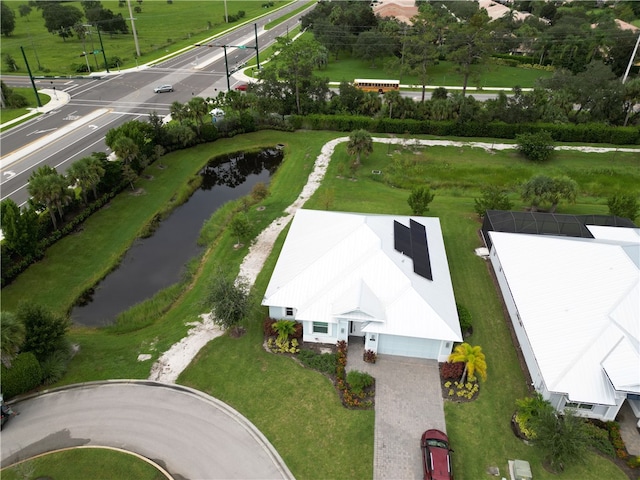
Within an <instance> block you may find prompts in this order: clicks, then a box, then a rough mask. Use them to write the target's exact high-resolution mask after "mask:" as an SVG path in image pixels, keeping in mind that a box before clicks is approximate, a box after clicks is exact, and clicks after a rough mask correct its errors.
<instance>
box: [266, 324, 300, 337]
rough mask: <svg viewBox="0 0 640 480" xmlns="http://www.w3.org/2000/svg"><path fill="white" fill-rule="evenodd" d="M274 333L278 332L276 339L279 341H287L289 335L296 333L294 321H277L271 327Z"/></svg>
mask: <svg viewBox="0 0 640 480" xmlns="http://www.w3.org/2000/svg"><path fill="white" fill-rule="evenodd" d="M271 328H273V329H274V330H275V331H276V332H278V339H279V340H280V341H285V340H288V339H289V337H290V336H291V335H293V334H294V333H296V321H295V320H278V321H277V322H275V323H274V324H273V325H271Z"/></svg>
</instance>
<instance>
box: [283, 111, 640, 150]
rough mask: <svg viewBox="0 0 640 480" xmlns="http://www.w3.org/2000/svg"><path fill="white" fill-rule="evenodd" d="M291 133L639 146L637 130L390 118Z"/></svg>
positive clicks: (323, 120) (327, 121)
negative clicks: (547, 136) (539, 136)
mask: <svg viewBox="0 0 640 480" xmlns="http://www.w3.org/2000/svg"><path fill="white" fill-rule="evenodd" d="M290 122H291V124H292V126H293V127H294V128H295V129H307V130H337V131H340V132H352V131H354V130H360V129H363V130H367V131H369V132H372V133H393V134H398V135H402V134H414V135H416V134H423V135H436V136H441V137H450V136H453V137H487V138H506V139H512V140H514V139H515V138H516V135H518V134H522V133H535V132H539V131H542V130H546V131H548V132H550V133H551V136H552V137H553V139H554V140H555V141H556V142H579V143H609V144H613V145H640V128H638V127H610V126H607V125H603V124H596V123H591V124H580V125H575V124H555V123H534V124H526V123H515V124H510V123H504V122H491V123H479V122H456V121H442V122H434V121H429V120H398V119H390V118H369V117H354V116H346V115H344V116H343V115H307V116H292V117H291V119H290Z"/></svg>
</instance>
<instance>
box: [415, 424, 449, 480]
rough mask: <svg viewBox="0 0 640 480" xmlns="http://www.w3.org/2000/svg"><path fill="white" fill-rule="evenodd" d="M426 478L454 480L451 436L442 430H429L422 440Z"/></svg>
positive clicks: (431, 479) (427, 479)
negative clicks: (450, 445)
mask: <svg viewBox="0 0 640 480" xmlns="http://www.w3.org/2000/svg"><path fill="white" fill-rule="evenodd" d="M420 447H421V448H422V467H423V470H424V480H453V472H452V470H451V452H453V450H451V448H450V447H449V437H447V434H446V433H444V432H442V431H440V430H435V429H431V430H427V431H426V432H424V433H423V434H422V439H421V440H420Z"/></svg>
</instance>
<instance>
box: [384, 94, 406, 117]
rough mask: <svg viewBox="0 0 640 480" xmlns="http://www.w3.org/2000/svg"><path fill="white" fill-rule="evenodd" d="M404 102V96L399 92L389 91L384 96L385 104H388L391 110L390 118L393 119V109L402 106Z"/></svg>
mask: <svg viewBox="0 0 640 480" xmlns="http://www.w3.org/2000/svg"><path fill="white" fill-rule="evenodd" d="M401 101H402V95H400V92H399V91H398V90H389V91H388V92H385V94H384V102H385V103H386V104H387V108H388V109H389V118H393V107H396V106H398V105H400V102H401Z"/></svg>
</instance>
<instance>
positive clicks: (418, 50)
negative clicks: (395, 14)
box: [402, 8, 441, 102]
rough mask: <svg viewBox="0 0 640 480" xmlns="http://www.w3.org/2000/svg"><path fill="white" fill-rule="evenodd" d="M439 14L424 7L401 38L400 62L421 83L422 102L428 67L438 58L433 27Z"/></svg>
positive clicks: (427, 77)
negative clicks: (403, 37) (406, 33)
mask: <svg viewBox="0 0 640 480" xmlns="http://www.w3.org/2000/svg"><path fill="white" fill-rule="evenodd" d="M438 18H441V16H439V15H436V13H435V11H434V10H433V9H432V8H424V9H422V10H421V11H420V14H419V15H418V16H417V17H416V18H414V24H413V28H412V29H411V34H410V35H407V37H406V38H405V39H403V45H402V62H403V64H404V66H405V68H406V70H407V71H408V73H410V74H412V75H416V76H417V77H418V80H419V82H420V84H421V85H422V99H421V101H422V102H424V100H425V94H426V90H427V83H428V79H429V73H430V71H429V69H430V67H432V66H433V65H434V64H435V62H436V60H437V59H438V52H437V45H436V30H435V29H434V28H433V25H435V24H436V23H437V22H438V20H437V19H438Z"/></svg>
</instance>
